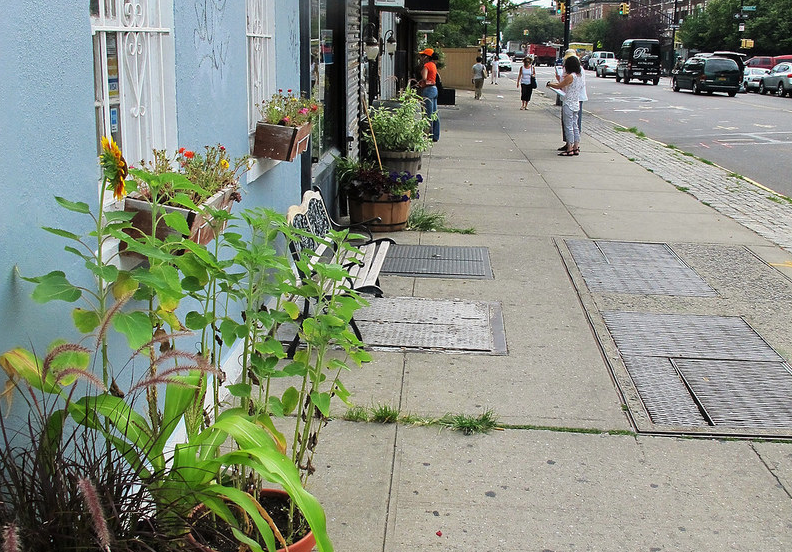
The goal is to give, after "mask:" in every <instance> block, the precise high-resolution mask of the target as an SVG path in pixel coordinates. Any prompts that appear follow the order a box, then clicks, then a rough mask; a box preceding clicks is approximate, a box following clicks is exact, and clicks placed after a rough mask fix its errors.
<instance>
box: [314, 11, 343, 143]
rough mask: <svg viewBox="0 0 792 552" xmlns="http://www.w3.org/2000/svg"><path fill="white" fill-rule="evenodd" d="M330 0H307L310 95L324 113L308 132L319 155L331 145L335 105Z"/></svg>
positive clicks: (333, 48)
mask: <svg viewBox="0 0 792 552" xmlns="http://www.w3.org/2000/svg"><path fill="white" fill-rule="evenodd" d="M328 1H330V0H311V97H313V98H314V99H315V100H316V101H318V102H320V103H321V104H322V106H323V107H324V113H323V115H322V119H321V120H320V122H319V123H318V124H317V125H315V127H314V129H313V134H312V140H311V142H312V151H311V155H312V156H313V157H320V156H321V155H322V154H323V153H324V152H326V151H327V150H328V149H329V148H330V147H331V146H332V145H333V136H335V125H336V124H337V117H336V115H335V113H334V110H333V108H332V106H334V105H336V103H337V101H336V89H337V88H338V86H337V84H338V83H336V82H335V81H336V78H335V76H334V75H335V70H334V62H335V59H334V58H335V43H334V36H333V30H332V29H331V28H329V27H330V26H329V24H328V20H327V11H328V8H327V4H328Z"/></svg>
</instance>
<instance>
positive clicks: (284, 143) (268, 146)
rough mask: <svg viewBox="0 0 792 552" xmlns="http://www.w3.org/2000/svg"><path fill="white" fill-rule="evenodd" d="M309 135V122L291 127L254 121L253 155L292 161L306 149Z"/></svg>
mask: <svg viewBox="0 0 792 552" xmlns="http://www.w3.org/2000/svg"><path fill="white" fill-rule="evenodd" d="M310 137H311V123H306V124H304V125H302V126H298V127H291V126H284V125H273V124H270V123H264V122H262V121H259V122H258V123H256V136H255V139H254V142H253V156H254V157H266V158H268V159H276V160H279V161H294V158H295V157H297V155H299V154H301V153H303V152H304V151H305V150H307V149H308V141H309V139H310Z"/></svg>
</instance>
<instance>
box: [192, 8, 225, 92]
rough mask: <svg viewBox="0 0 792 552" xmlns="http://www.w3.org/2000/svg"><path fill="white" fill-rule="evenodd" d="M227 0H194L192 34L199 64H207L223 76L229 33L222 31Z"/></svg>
mask: <svg viewBox="0 0 792 552" xmlns="http://www.w3.org/2000/svg"><path fill="white" fill-rule="evenodd" d="M226 4H227V0H195V17H196V20H197V21H196V26H195V32H194V35H193V41H194V43H195V48H196V50H197V51H198V53H199V54H200V57H201V61H200V62H199V63H198V65H199V66H208V67H209V69H210V70H211V71H216V72H218V73H219V74H220V77H221V78H222V76H223V67H224V66H225V64H226V61H227V57H228V42H229V38H230V34H229V33H227V32H224V31H223V26H222V22H223V17H224V16H225V10H226Z"/></svg>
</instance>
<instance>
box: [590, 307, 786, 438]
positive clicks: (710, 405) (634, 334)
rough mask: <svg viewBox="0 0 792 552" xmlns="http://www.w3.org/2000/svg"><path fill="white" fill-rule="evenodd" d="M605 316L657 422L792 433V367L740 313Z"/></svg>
mask: <svg viewBox="0 0 792 552" xmlns="http://www.w3.org/2000/svg"><path fill="white" fill-rule="evenodd" d="M602 316H603V319H604V320H605V324H606V326H607V327H608V330H609V331H610V333H611V336H612V337H613V340H614V342H615V344H616V347H617V348H618V349H619V353H620V354H621V357H622V358H623V360H624V365H625V367H626V368H627V372H628V373H629V375H630V379H631V380H632V382H633V384H634V385H635V389H636V390H637V392H638V394H639V395H640V398H641V403H642V405H643V407H644V408H645V409H646V412H647V413H648V414H649V417H650V418H651V420H652V422H653V423H654V424H658V425H660V426H683V427H693V428H697V427H698V428H707V427H709V428H711V429H712V430H713V431H716V430H718V429H721V428H723V429H729V428H734V429H735V430H739V431H740V432H741V433H743V434H744V433H751V431H750V430H751V429H755V430H763V431H764V430H784V432H785V434H789V433H792V402H791V401H790V397H792V369H790V366H789V365H788V364H787V363H786V362H785V361H784V359H783V358H782V357H781V356H780V355H779V354H778V353H776V351H775V350H773V348H772V347H770V345H768V344H767V342H766V341H765V340H764V339H762V337H761V336H760V335H759V334H758V333H757V332H756V331H755V330H754V329H753V328H752V327H751V326H750V325H748V323H747V322H745V320H743V319H742V318H740V317H737V316H705V315H691V314H657V313H641V312H620V311H609V312H604V313H603V315H602ZM655 429H658V428H655Z"/></svg>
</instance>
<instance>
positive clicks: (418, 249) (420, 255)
mask: <svg viewBox="0 0 792 552" xmlns="http://www.w3.org/2000/svg"><path fill="white" fill-rule="evenodd" d="M381 272H383V273H388V274H396V275H398V276H413V277H428V278H471V279H482V280H492V279H493V275H492V267H491V265H490V258H489V250H488V249H487V248H486V247H454V246H439V245H391V246H390V248H389V249H388V254H387V256H386V257H385V263H384V265H383V267H382V270H381Z"/></svg>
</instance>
